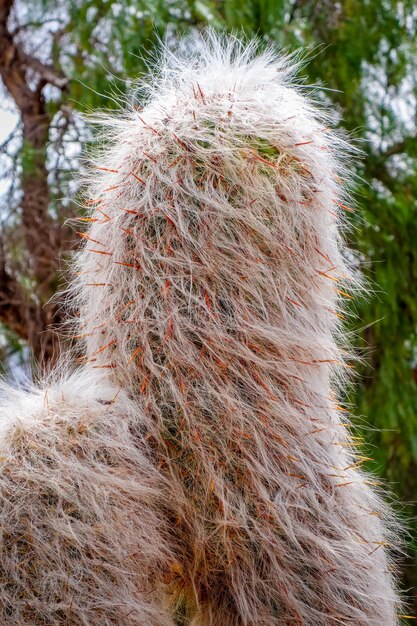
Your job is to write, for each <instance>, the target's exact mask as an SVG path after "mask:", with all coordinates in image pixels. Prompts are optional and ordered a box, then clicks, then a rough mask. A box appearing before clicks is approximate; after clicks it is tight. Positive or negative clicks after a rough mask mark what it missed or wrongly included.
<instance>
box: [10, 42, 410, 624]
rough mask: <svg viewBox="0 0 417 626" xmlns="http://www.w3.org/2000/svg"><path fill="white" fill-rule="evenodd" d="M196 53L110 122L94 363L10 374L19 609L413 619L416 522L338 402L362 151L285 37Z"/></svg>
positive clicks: (163, 64)
mask: <svg viewBox="0 0 417 626" xmlns="http://www.w3.org/2000/svg"><path fill="white" fill-rule="evenodd" d="M193 49H194V52H193V53H187V54H184V55H181V54H172V53H171V52H169V51H168V50H165V52H164V53H163V56H162V58H161V60H160V66H159V68H158V70H157V71H155V72H154V73H153V74H152V75H151V78H150V80H149V81H148V82H147V83H146V84H145V85H142V89H143V90H145V91H146V90H147V93H146V98H145V101H144V104H143V107H137V106H131V107H128V108H127V109H126V110H125V111H124V112H121V113H118V114H114V115H111V116H101V117H99V121H100V123H101V124H102V126H103V140H105V141H104V144H103V149H102V150H100V151H99V154H98V155H97V158H96V162H95V163H93V164H92V166H91V168H90V174H89V176H88V180H87V183H88V191H87V193H88V199H87V202H86V204H87V207H88V213H87V217H85V218H83V219H84V221H86V222H87V224H88V229H87V231H86V232H83V233H82V234H81V236H82V238H83V240H84V245H83V247H82V249H81V250H80V252H79V253H78V255H77V258H76V262H75V265H76V267H75V269H76V273H77V277H76V279H75V280H74V282H73V284H72V286H71V292H72V293H71V299H72V306H73V307H74V310H75V311H76V313H77V315H76V322H75V326H76V330H75V334H76V335H77V336H78V338H79V339H80V341H81V342H82V344H81V345H83V346H84V354H83V355H82V356H81V357H80V358H79V362H80V365H79V368H80V371H79V372H78V373H75V374H65V375H64V380H58V381H56V382H52V383H49V386H48V387H47V388H43V390H38V391H36V390H35V391H33V392H31V395H29V397H27V395H25V396H24V398H23V399H22V394H21V393H17V395H16V394H15V395H14V396H13V397H11V396H12V395H13V394H12V393H11V392H10V391H8V392H7V395H8V396H9V399H8V401H7V403H6V405H7V406H6V408H5V409H4V410H3V413H2V418H3V422H4V424H5V425H4V428H3V427H2V430H3V431H4V433H3V435H2V437H3V443H2V446H1V447H2V458H4V460H3V461H2V462H3V470H2V474H1V478H0V493H1V496H2V502H3V504H2V509H1V522H2V529H3V531H2V532H3V543H2V545H1V559H2V566H3V567H2V576H3V584H2V586H1V588H0V593H1V595H0V601H1V603H2V604H1V607H0V615H2V618H3V621H2V623H5V624H6V623H7V624H33V625H35V624H36V625H37V624H48V625H52V624H54V625H55V624H62V623H64V622H63V621H62V620H63V615H64V614H65V615H67V616H68V618H67V619H68V622H66V623H68V624H71V625H74V626H75V625H76V626H78V625H93V624H100V625H103V624H104V625H107V624H119V625H126V626H131V625H141V626H144V625H149V626H165V625H171V626H173V625H174V624H176V625H178V626H179V625H181V626H185V625H190V626H191V625H192V626H278V625H280V626H284V625H285V626H287V625H294V624H297V625H300V626H325V625H332V624H335V625H336V624H352V625H355V626H394V625H395V624H398V619H397V612H398V608H399V600H398V597H397V593H396V591H395V586H394V583H393V575H392V569H393V566H392V563H391V562H390V556H389V547H390V546H391V545H392V544H393V543H395V542H396V536H395V526H396V523H395V520H393V518H392V515H391V513H390V512H389V510H387V508H386V506H385V505H384V504H383V502H382V500H381V498H380V496H379V495H378V493H377V491H376V487H375V486H374V485H375V481H374V480H373V479H372V478H371V477H369V476H368V475H367V474H365V473H364V472H363V471H362V469H361V468H360V466H361V463H362V462H363V460H364V459H363V457H361V456H360V454H359V453H358V452H356V451H355V446H354V443H355V437H354V436H353V435H352V434H351V432H350V424H349V422H348V420H347V416H346V411H345V409H343V408H342V407H341V406H339V404H338V400H337V397H338V393H339V390H340V386H341V385H342V384H343V382H344V381H345V380H346V377H347V373H348V371H349V362H348V359H349V354H348V353H347V352H346V346H345V345H344V344H345V342H344V334H345V333H344V331H343V327H342V326H341V324H342V321H343V317H344V315H343V302H344V298H346V297H350V294H351V293H352V291H355V289H357V288H358V281H357V278H355V276H354V275H353V273H352V272H351V270H350V268H349V267H348V265H347V263H346V259H345V257H346V254H344V245H345V244H344V243H343V238H342V237H341V234H340V228H341V224H343V222H344V221H345V215H346V213H347V212H349V210H350V207H349V204H348V202H349V200H348V199H347V198H346V192H345V188H346V185H345V184H344V182H345V181H346V177H347V173H346V171H345V166H344V161H345V160H346V157H343V154H345V155H346V150H347V147H346V145H345V144H344V142H343V140H342V139H341V138H340V137H339V136H338V135H337V134H335V133H334V132H332V131H329V129H328V128H327V126H328V123H329V120H328V118H327V115H326V113H324V112H323V111H322V110H318V109H317V108H316V105H314V104H313V102H312V100H311V99H309V98H308V97H307V96H306V95H305V94H304V91H305V89H304V88H301V87H300V86H299V85H297V84H296V83H295V82H294V80H293V78H292V76H293V73H294V72H293V69H292V68H291V67H289V63H288V61H287V60H285V59H283V58H279V57H277V56H276V54H275V53H274V52H273V51H272V50H271V49H268V50H266V51H265V52H263V53H261V54H257V52H256V44H254V43H252V44H249V45H244V44H242V43H241V42H239V41H238V40H236V39H235V38H227V37H217V36H214V35H213V34H210V33H209V34H207V35H204V36H202V37H201V38H200V39H199V40H198V45H197V47H196V48H195V47H194V48H193ZM341 155H342V156H341ZM63 390H64V391H63ZM35 400H36V402H35ZM22 403H23V404H22ZM32 414H33V417H31V419H30V420H29V418H28V415H32ZM22 420H23V422H22ZM107 483H108V487H107ZM49 560H51V561H50V562H51V563H53V565H52V566H51V567H48V565H47V564H48V561H49ZM6 616H7V619H6Z"/></svg>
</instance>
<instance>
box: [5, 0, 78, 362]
mask: <svg viewBox="0 0 417 626" xmlns="http://www.w3.org/2000/svg"><path fill="white" fill-rule="evenodd" d="M13 6H14V0H0V75H1V78H2V80H3V83H4V86H5V87H6V89H7V91H8V92H9V94H10V96H11V97H12V98H13V100H14V102H15V104H16V106H17V108H18V110H19V112H20V116H21V122H22V139H23V149H22V159H21V180H20V183H21V194H22V195H21V203H20V211H21V224H22V232H23V236H24V240H25V245H26V248H27V250H28V251H29V252H30V256H29V259H30V268H29V272H30V276H29V277H30V279H31V287H30V289H23V288H22V287H21V285H20V284H19V281H18V280H17V279H16V276H14V275H13V274H12V273H10V271H8V270H7V269H6V260H7V245H6V243H7V242H4V241H3V242H2V256H1V257H0V261H1V260H2V261H3V262H2V264H1V267H0V295H1V305H0V320H1V321H2V322H4V323H6V324H7V325H8V327H9V328H11V329H12V330H14V331H15V332H16V333H17V334H18V335H19V336H20V337H21V338H22V339H27V340H28V341H29V344H30V346H31V348H32V351H33V355H34V357H35V359H36V360H37V361H38V362H42V363H52V362H53V361H54V360H55V359H56V357H57V356H58V354H59V343H58V341H57V338H56V333H55V331H54V330H53V328H51V324H57V323H59V322H60V321H61V313H60V310H59V307H58V304H57V303H56V302H53V301H51V298H52V296H53V295H54V293H55V291H56V287H57V284H56V280H57V279H56V276H57V272H58V269H59V259H60V254H61V252H62V249H63V247H64V246H63V241H62V239H63V236H64V232H67V231H64V232H63V231H62V229H61V226H60V225H59V224H57V223H56V221H55V220H54V219H53V217H52V216H51V215H50V212H49V201H50V194H49V185H48V171H47V166H46V160H47V145H48V141H49V131H50V126H51V121H52V120H51V115H50V114H49V113H48V111H47V108H46V103H45V98H44V95H43V90H44V88H45V87H46V86H47V85H52V86H54V87H55V88H58V89H60V90H61V91H62V90H65V88H66V86H67V83H68V80H67V78H66V77H65V76H64V75H63V74H62V72H61V71H60V70H59V69H57V68H56V67H54V66H53V65H51V64H45V63H43V62H42V61H41V60H39V59H38V58H36V57H34V56H31V55H30V54H28V53H27V52H26V51H25V50H24V48H23V45H22V42H21V41H20V40H19V39H18V37H19V32H20V31H19V29H15V30H14V31H13V32H11V31H10V30H9V28H8V22H9V18H10V15H11V12H12V10H13ZM25 311H28V312H30V323H28V322H29V320H28V318H27V315H25V314H24V313H25ZM23 320H25V321H26V323H23Z"/></svg>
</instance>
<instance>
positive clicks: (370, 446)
mask: <svg viewBox="0 0 417 626" xmlns="http://www.w3.org/2000/svg"><path fill="white" fill-rule="evenodd" d="M207 24H210V25H212V26H214V27H215V28H223V29H227V30H232V29H238V30H243V31H245V32H246V33H247V34H248V35H252V34H254V33H256V34H257V35H258V36H259V37H260V38H262V39H264V40H265V41H268V42H271V41H272V42H275V43H276V44H277V45H278V46H279V47H281V48H284V49H286V50H287V51H292V50H294V49H299V48H300V47H301V48H307V51H308V54H307V63H306V65H305V67H304V69H303V74H304V75H305V77H306V82H308V83H318V84H319V85H323V86H325V87H326V88H327V89H320V90H319V93H320V95H321V97H323V99H324V100H326V101H328V102H330V103H331V104H332V106H333V107H334V108H335V110H336V112H337V115H338V118H339V120H340V124H341V125H343V127H345V128H347V129H348V131H350V133H351V135H352V136H353V137H354V138H356V139H358V140H362V141H361V143H360V147H361V148H362V150H363V151H364V158H363V160H362V161H361V162H360V163H359V164H357V165H356V167H357V170H358V174H359V175H360V177H361V180H362V182H361V184H360V186H359V189H358V190H357V201H358V207H359V208H358V210H357V212H356V213H354V214H352V220H353V223H354V226H355V228H354V230H353V232H352V236H351V239H352V246H353V247H355V248H359V250H360V252H361V254H362V258H363V270H364V272H365V274H366V275H367V277H368V278H369V279H370V280H371V281H372V283H373V284H374V285H375V286H376V287H375V293H374V294H373V296H372V297H371V298H370V299H367V300H366V301H360V302H359V303H355V304H354V305H353V306H354V307H355V312H356V313H358V316H357V317H356V319H355V321H354V330H355V332H356V337H355V343H356V345H358V348H359V349H360V350H361V351H362V353H363V355H364V364H363V366H362V371H361V372H360V375H361V378H360V382H359V384H358V385H357V387H356V389H355V390H354V392H352V396H351V397H350V398H348V400H349V401H350V402H352V404H353V406H354V413H355V414H356V415H357V416H358V424H359V426H360V428H361V429H362V432H363V436H364V439H365V440H366V442H367V451H368V452H370V456H373V457H374V459H375V460H374V461H373V462H372V463H371V465H372V468H373V469H374V470H376V471H377V472H379V473H380V474H381V475H383V476H384V477H387V478H388V480H389V481H390V483H391V485H392V488H393V490H394V491H396V493H397V494H398V495H399V496H400V499H401V502H402V503H403V512H404V513H405V515H407V516H408V517H409V519H410V520H411V525H412V527H414V528H416V522H415V519H416V513H417V509H416V503H415V501H416V496H417V386H416V385H417V244H416V242H417V171H416V161H417V142H416V136H417V129H416V122H417V119H416V111H417V104H416V97H417V72H416V66H417V55H416V48H417V38H416V26H417V7H416V4H415V1H414V0H402V1H398V0H340V1H338V2H333V1H330V0H211V1H209V0H195V1H194V0H146V1H142V0H120V1H117V2H112V1H111V0H65V1H64V2H62V0H61V1H60V0H54V1H49V0H30V1H29V0H0V76H1V78H2V83H3V85H2V89H3V95H4V99H3V102H4V104H3V109H4V110H9V111H11V112H12V113H14V114H15V115H16V120H17V125H16V127H15V128H14V130H13V131H12V132H11V134H10V135H9V136H8V137H6V139H5V141H4V142H3V144H2V145H1V146H0V150H1V153H0V159H1V161H0V163H1V165H0V167H1V170H0V171H1V173H2V175H3V181H0V192H1V193H2V197H1V204H0V221H1V237H0V325H1V331H2V332H1V340H0V350H1V353H2V354H1V357H2V362H3V367H4V369H5V370H6V371H7V370H9V371H10V370H13V371H14V372H16V371H17V370H18V369H19V367H20V368H21V367H23V366H26V367H27V364H28V363H32V364H34V363H37V364H40V363H42V364H44V365H47V366H48V365H50V364H52V363H53V362H54V360H55V359H56V357H57V356H58V354H59V351H60V350H61V349H62V346H61V345H60V343H59V342H58V341H57V334H56V330H55V328H56V327H57V326H58V325H59V324H60V323H61V322H62V321H63V320H64V318H65V311H64V310H63V309H62V307H61V305H60V302H59V299H56V298H54V299H52V300H51V298H52V296H53V295H54V294H55V293H56V292H57V290H58V289H59V286H60V283H61V282H62V268H63V267H64V266H65V263H64V261H65V257H66V256H67V255H68V253H69V252H70V251H71V249H72V248H73V247H74V245H75V240H74V238H75V233H74V231H73V230H72V229H70V228H69V227H68V226H67V225H66V224H65V220H66V219H68V218H70V217H72V216H74V215H75V214H77V213H78V209H77V205H76V203H75V202H73V201H72V200H70V198H74V197H75V195H76V191H77V189H76V183H75V182H74V179H73V177H72V172H73V170H74V169H76V168H77V167H78V165H79V163H78V158H79V154H80V150H81V149H82V147H83V144H85V143H86V142H88V141H89V139H90V137H89V134H88V133H89V131H88V130H87V129H86V127H85V125H84V124H83V122H82V120H81V119H80V118H79V117H77V115H76V113H77V112H78V111H82V112H85V111H89V110H91V109H95V108H97V107H106V108H112V107H115V106H117V100H120V98H121V97H122V96H123V94H124V93H127V91H128V90H129V87H130V85H131V79H132V78H137V77H138V76H140V75H141V74H142V73H143V72H145V71H146V65H145V63H144V61H143V56H144V51H145V56H146V51H148V52H150V51H152V49H153V47H154V45H155V42H156V38H157V36H158V35H159V36H162V37H163V36H165V34H167V35H168V41H174V40H175V38H176V36H177V35H178V34H182V33H184V32H187V31H192V30H193V29H201V28H202V27H204V26H206V25H207ZM415 535H417V533H415ZM414 543H415V540H414ZM411 553H412V555H413V557H412V558H411V559H409V561H408V562H407V563H405V566H404V587H405V588H406V589H407V588H408V589H411V594H414V600H413V602H414V607H412V608H414V610H415V612H414V614H415V615H417V610H416V605H417V599H416V596H415V589H416V587H417V565H416V562H415V556H416V554H417V548H416V546H415V545H414V546H412V548H411ZM411 614H412V613H411ZM381 626H382V625H381Z"/></svg>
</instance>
